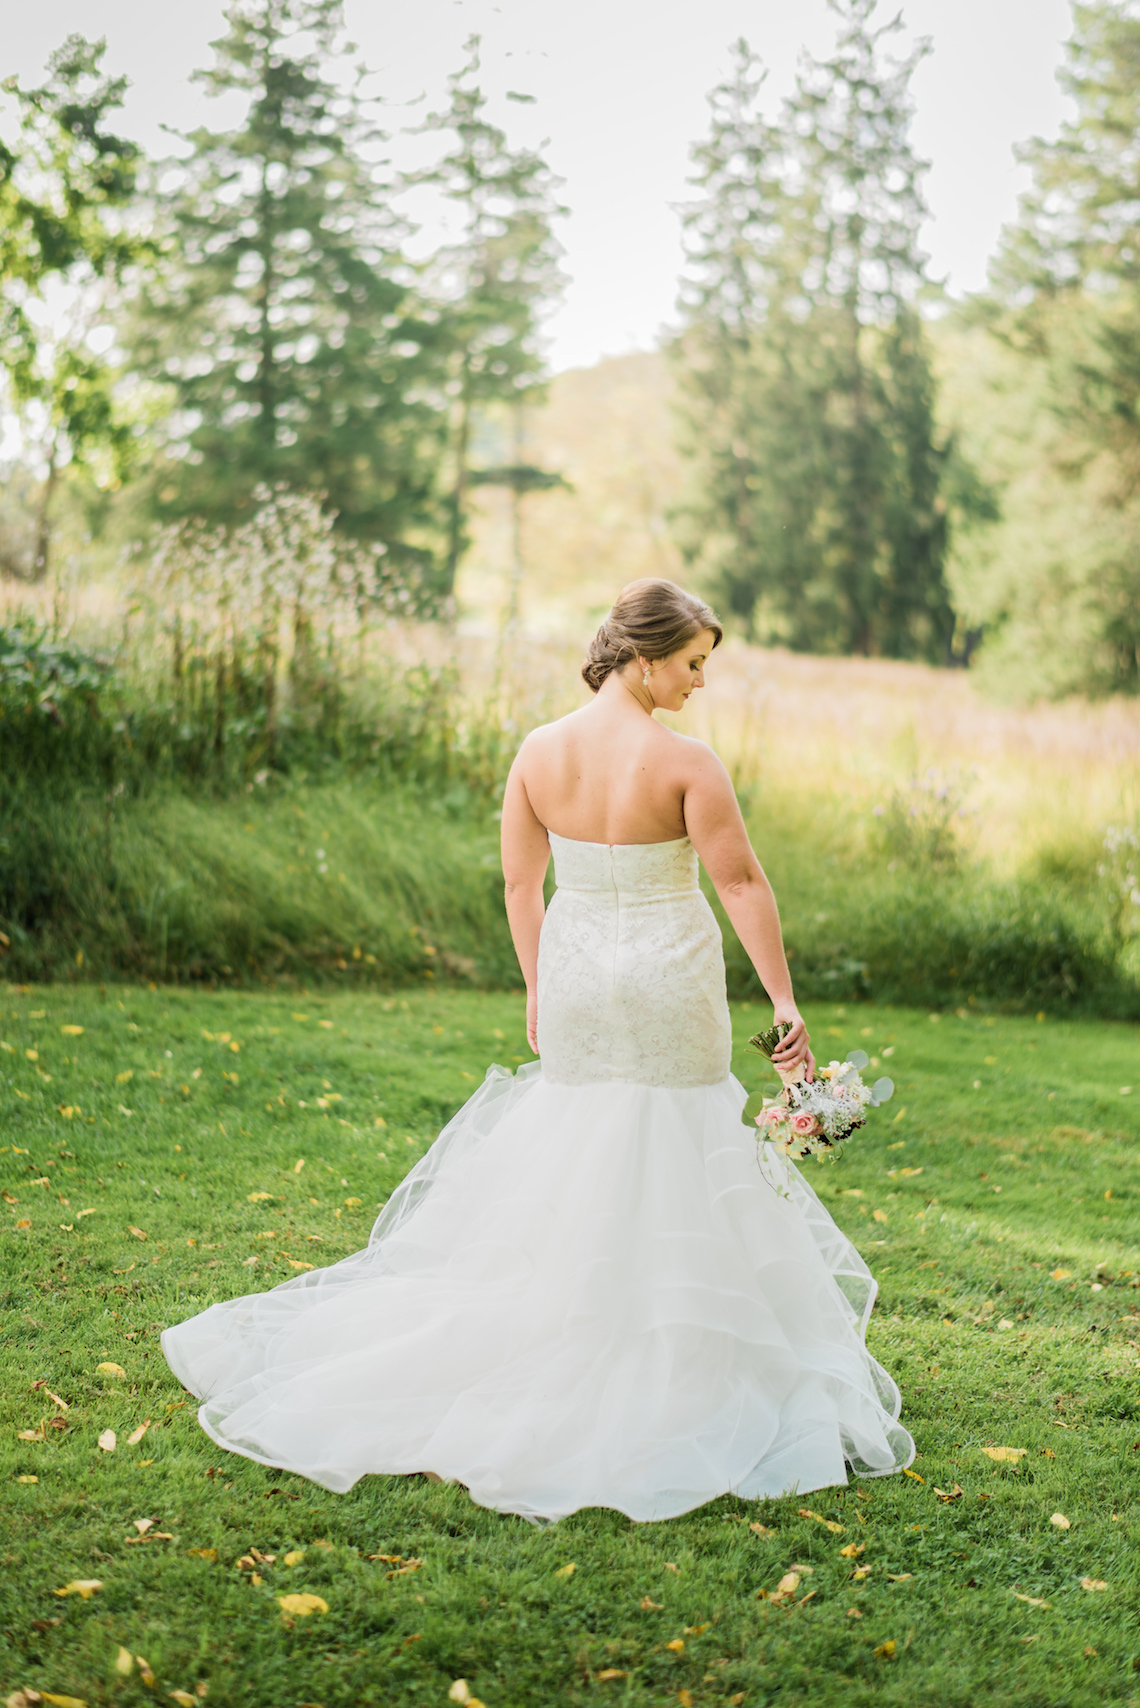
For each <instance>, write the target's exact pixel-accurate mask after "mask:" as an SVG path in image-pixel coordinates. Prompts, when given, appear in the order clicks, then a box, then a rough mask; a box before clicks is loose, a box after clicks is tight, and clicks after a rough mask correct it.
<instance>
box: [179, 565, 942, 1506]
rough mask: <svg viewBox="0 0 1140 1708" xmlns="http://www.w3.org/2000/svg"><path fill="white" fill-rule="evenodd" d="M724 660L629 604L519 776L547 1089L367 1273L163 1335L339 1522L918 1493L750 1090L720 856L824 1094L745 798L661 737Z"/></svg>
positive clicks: (786, 1063) (517, 1084) (531, 984)
mask: <svg viewBox="0 0 1140 1708" xmlns="http://www.w3.org/2000/svg"><path fill="white" fill-rule="evenodd" d="M720 640H721V627H720V624H719V623H718V621H717V619H716V617H715V616H714V615H713V613H712V612H711V611H710V610H709V608H708V607H707V606H706V605H704V604H702V603H701V602H700V601H699V600H698V599H696V598H694V597H692V596H691V595H690V594H687V593H685V592H683V591H682V590H681V589H680V588H679V587H677V586H675V585H674V584H673V583H672V582H670V581H660V580H643V581H635V582H633V583H631V584H630V586H628V587H626V588H625V589H624V590H623V592H622V593H621V595H620V596H619V598H618V601H617V603H616V605H615V606H614V608H613V610H612V611H611V612H610V615H609V616H608V617H607V618H606V621H605V622H604V623H603V624H602V626H601V628H600V629H599V630H598V633H597V635H596V636H595V638H594V640H593V642H592V643H591V645H590V649H589V657H588V659H587V662H586V665H585V667H584V669H583V672H582V674H583V676H584V677H585V680H586V681H587V683H588V684H589V686H590V687H591V688H592V689H593V690H594V691H595V698H594V700H593V701H592V703H591V704H589V705H588V706H586V707H584V708H583V709H582V710H580V711H576V712H573V713H571V714H570V715H569V716H568V717H565V718H561V719H559V720H558V721H557V722H556V723H553V724H549V725H547V726H546V727H545V728H542V729H537V730H535V731H534V732H533V733H532V734H531V735H530V736H528V737H527V739H526V741H525V742H524V743H523V745H522V748H521V750H520V752H519V754H518V757H517V758H516V760H515V763H514V765H513V767H512V769H511V773H510V778H509V780H508V783H507V789H506V796H505V799H504V804H503V870H504V873H505V877H506V897H507V914H508V918H509V921H510V927H511V932H512V934H513V937H514V942H515V947H516V950H517V953H518V957H519V961H520V964H521V966H522V970H523V974H524V977H525V979H526V988H527V1032H528V1036H529V1039H530V1042H531V1045H532V1047H533V1048H534V1049H535V1050H536V1051H537V1052H538V1053H539V1056H540V1061H538V1062H533V1063H530V1064H528V1065H527V1066H524V1067H522V1068H520V1069H519V1071H518V1072H517V1073H516V1074H513V1075H512V1074H509V1073H507V1072H506V1071H505V1070H504V1069H503V1068H499V1067H494V1068H491V1069H490V1070H489V1072H488V1074H487V1078H486V1080H485V1082H484V1084H483V1085H482V1087H481V1088H480V1089H479V1090H478V1091H477V1092H476V1093H475V1095H474V1096H473V1097H472V1098H471V1099H470V1101H469V1102H468V1103H466V1104H465V1105H464V1107H463V1108H462V1109H461V1110H460V1111H459V1113H458V1114H457V1115H456V1116H455V1117H454V1119H453V1120H452V1121H451V1122H450V1123H449V1124H448V1126H447V1127H445V1128H444V1130H443V1132H442V1133H441V1134H440V1136H439V1138H438V1139H437V1140H436V1142H435V1144H434V1145H433V1146H432V1148H431V1150H430V1151H429V1152H428V1154H427V1155H426V1156H425V1157H424V1158H423V1160H422V1161H421V1162H420V1163H419V1164H418V1165H417V1166H416V1167H415V1168H413V1169H412V1171H411V1173H410V1174H409V1175H408V1176H407V1178H406V1179H405V1180H404V1182H403V1184H402V1185H401V1186H400V1187H399V1189H398V1190H397V1191H396V1192H395V1193H394V1194H393V1196H392V1198H391V1200H390V1201H389V1203H388V1205H387V1207H386V1208H385V1210H384V1211H383V1213H382V1215H381V1216H380V1218H379V1220H378V1221H377V1223H376V1226H375V1228H374V1229H373V1233H372V1237H371V1240H370V1242H369V1244H368V1246H367V1247H366V1248H365V1249H364V1250H363V1251H360V1252H357V1253H356V1254H354V1255H353V1256H351V1257H347V1258H345V1259H344V1260H343V1261H342V1262H340V1263H336V1264H334V1265H332V1267H331V1268H328V1269H319V1270H314V1271H312V1272H311V1273H309V1274H306V1275H303V1276H301V1277H299V1278H298V1279H297V1280H295V1281H287V1282H285V1283H284V1284H283V1285H282V1286H279V1287H275V1288H274V1289H273V1290H272V1291H271V1292H269V1293H264V1294H260V1295H257V1294H255V1295H251V1296H249V1297H246V1298H241V1299H234V1300H231V1301H229V1302H228V1303H224V1304H218V1305H213V1306H211V1308H210V1309H209V1310H207V1311H204V1312H203V1313H202V1314H201V1315H200V1316H196V1317H192V1318H190V1320H189V1321H187V1322H183V1323H180V1324H179V1325H178V1326H177V1327H174V1328H169V1329H167V1331H166V1333H165V1334H164V1335H163V1338H162V1344H163V1349H164V1351H165V1354H166V1357H167V1359H168V1361H169V1363H170V1366H171V1368H172V1369H173V1371H174V1372H175V1374H176V1375H177V1376H178V1377H180V1379H181V1380H182V1382H183V1383H184V1384H185V1386H186V1387H187V1388H188V1389H189V1390H190V1391H191V1392H192V1393H194V1394H196V1395H198V1396H199V1397H200V1398H201V1400H202V1405H201V1408H200V1410H199V1414H198V1415H199V1419H200V1421H201V1423H202V1427H203V1428H204V1429H205V1430H206V1432H207V1433H208V1434H209V1435H210V1436H211V1437H212V1438H213V1440H215V1441H216V1442H217V1443H218V1444H219V1445H220V1446H222V1447H227V1448H229V1449H231V1450H232V1451H233V1452H236V1453H242V1454H245V1455H246V1456H247V1457H248V1458H251V1459H255V1460H257V1461H259V1462H260V1463H261V1464H265V1465H272V1466H275V1467H278V1468H281V1469H286V1470H292V1471H296V1472H298V1473H299V1474H300V1475H302V1476H305V1477H309V1478H311V1479H312V1480H313V1481H314V1482H317V1483H320V1484H322V1485H323V1486H324V1487H325V1488H329V1489H336V1490H344V1489H349V1488H351V1487H352V1485H353V1484H354V1483H355V1482H356V1481H357V1480H358V1478H360V1477H362V1476H364V1475H366V1474H367V1473H369V1472H381V1473H388V1474H393V1473H408V1472H432V1473H435V1474H436V1475H438V1476H439V1477H441V1478H445V1479H448V1480H454V1481H457V1482H460V1483H463V1484H465V1485H466V1487H467V1488H468V1489H469V1490H470V1492H471V1495H472V1497H473V1499H474V1500H476V1501H478V1502H479V1503H481V1504H482V1505H484V1506H488V1507H493V1508H496V1509H497V1510H499V1511H501V1512H510V1513H519V1514H522V1515H524V1516H526V1517H530V1518H534V1519H557V1518H561V1517H563V1516H564V1515H566V1514H567V1513H570V1512H574V1511H575V1510H577V1509H578V1508H579V1507H584V1506H608V1507H615V1508H617V1509H618V1510H619V1511H621V1512H624V1513H626V1514H628V1516H629V1517H630V1518H633V1519H639V1520H644V1519H663V1518H671V1517H674V1516H676V1515H677V1514H679V1513H683V1512H687V1511H689V1510H690V1509H691V1508H693V1507H696V1506H699V1505H700V1504H701V1503H702V1502H704V1501H708V1500H712V1499H714V1498H715V1497H716V1496H718V1495H721V1494H725V1493H728V1492H732V1493H733V1494H736V1495H738V1496H743V1497H745V1498H749V1497H758V1496H764V1495H779V1494H783V1493H789V1492H797V1493H799V1494H804V1493H807V1492H808V1491H809V1490H811V1489H818V1488H823V1487H826V1486H829V1485H833V1484H837V1483H845V1482H846V1481H847V1475H848V1467H849V1466H850V1467H851V1468H852V1469H853V1470H854V1471H855V1472H856V1474H858V1475H859V1476H864V1477H867V1476H883V1475H887V1474H889V1473H890V1472H893V1471H898V1470H900V1469H902V1468H903V1467H904V1466H906V1465H908V1464H909V1463H910V1460H911V1458H912V1457H913V1454H914V1444H913V1442H912V1440H911V1438H910V1436H909V1435H908V1434H907V1432H906V1430H905V1429H903V1428H902V1426H901V1425H900V1424H899V1423H898V1422H897V1418H898V1413H899V1395H898V1390H897V1388H896V1387H895V1385H894V1383H893V1382H892V1380H891V1379H890V1377H889V1376H888V1375H887V1373H886V1372H885V1371H884V1370H883V1369H882V1367H881V1366H880V1365H879V1364H878V1363H876V1361H875V1360H874V1358H872V1357H871V1355H870V1353H869V1352H868V1351H867V1350H866V1347H865V1345H864V1339H863V1337H864V1333H865V1329H866V1323H867V1318H868V1316H869V1314H870V1310H871V1306H872V1304H873V1302H874V1296H875V1283H874V1281H873V1280H872V1278H871V1275H870V1272H869V1270H868V1269H867V1267H866V1265H865V1264H864V1263H863V1261H862V1259H861V1258H860V1257H859V1255H858V1253H857V1252H856V1251H855V1249H854V1247H853V1246H852V1245H851V1244H850V1242H849V1241H848V1240H847V1239H846V1238H845V1237H844V1236H843V1234H841V1233H840V1231H839V1229H838V1228H837V1227H836V1225H835V1223H834V1222H833V1221H832V1220H831V1217H830V1216H829V1215H828V1214H827V1211H826V1210H825V1209H824V1208H823V1206H822V1205H821V1204H820V1202H819V1200H818V1198H817V1197H816V1196H815V1194H814V1192H813V1191H812V1190H811V1188H810V1186H808V1185H807V1183H806V1181H804V1180H803V1178H802V1177H801V1175H800V1173H799V1171H798V1170H797V1169H796V1168H795V1167H794V1166H793V1165H791V1164H788V1163H784V1162H783V1161H776V1160H774V1159H771V1160H770V1159H769V1158H768V1157H767V1156H765V1158H764V1159H763V1160H762V1161H761V1162H760V1164H759V1166H758V1164H757V1140H756V1135H755V1132H754V1131H753V1130H751V1129H749V1128H747V1127H745V1126H744V1125H743V1124H742V1122H741V1113H742V1109H743V1105H744V1101H745V1095H746V1094H745V1091H744V1089H743V1087H742V1086H741V1085H740V1084H739V1083H738V1081H737V1080H736V1079H734V1078H733V1076H732V1074H731V1072H730V1071H729V1062H730V1049H731V1037H730V1031H729V1016H728V1005H727V1002H726V998H725V981H724V962H723V958H722V952H721V942H720V933H719V931H718V929H717V925H716V921H715V919H714V917H713V914H712V912H711V910H710V908H709V906H708V903H707V902H706V901H705V899H704V897H703V895H702V894H701V891H700V889H699V888H698V884H697V861H698V857H699V859H700V860H701V861H702V862H703V863H704V866H705V870H706V871H707V873H708V875H709V878H710V880H711V882H712V884H713V886H714V888H715V889H716V892H717V894H718V896H719V897H720V899H721V901H722V903H723V904H724V908H725V911H726V912H727V914H728V916H729V918H730V920H731V921H732V924H733V926H734V928H735V930H736V932H737V934H738V936H739V938H740V940H741V943H742V944H743V945H744V948H745V950H746V951H747V953H748V954H749V956H750V957H751V960H752V963H753V965H754V966H755V968H756V971H757V973H758V974H759V976H760V979H761V980H762V982H763V984H764V987H765V989H766V990H767V992H768V995H769V996H770V997H771V999H772V1003H773V1006H774V1009H775V1016H776V1019H777V1020H785V1021H787V1022H788V1023H789V1024H790V1027H791V1030H790V1031H789V1032H788V1034H787V1036H786V1037H785V1038H784V1040H783V1043H782V1044H781V1046H780V1048H779V1049H778V1050H777V1052H776V1057H775V1059H776V1062H777V1064H778V1065H780V1066H783V1067H785V1068H787V1067H793V1066H796V1065H798V1064H802V1067H803V1071H804V1073H805V1074H806V1075H807V1076H808V1077H810V1076H811V1074H812V1071H813V1068H814V1063H813V1060H812V1055H811V1050H810V1048H809V1040H808V1033H807V1028H806V1027H805V1025H804V1022H803V1019H802V1018H801V1016H800V1014H799V1011H798V1009H797V1008H796V1005H795V999H794V997H793V994H792V983H791V978H790V976H789V973H788V965H787V961H786V959H785V957H784V950H783V944H782V940H781V935H780V925H779V918H778V915H777V912H776V904H775V900H774V898H773V895H772V891H771V889H770V887H769V885H768V881H767V879H766V878H765V876H764V873H763V872H762V871H761V869H760V866H759V863H758V862H757V859H756V856H755V854H754V853H753V852H752V848H751V846H750V844H749V841H748V836H747V833H746V831H745V828H744V824H743V821H742V819H741V816H740V811H739V808H738V806H737V803H736V799H735V796H734V794H733V790H732V785H731V783H730V782H729V779H728V777H727V775H726V773H725V770H724V767H723V766H722V765H721V763H720V761H719V760H718V759H717V758H716V756H715V755H714V754H713V753H712V752H711V751H710V749H708V748H707V747H705V746H704V745H703V744H702V743H700V742H698V741H695V740H693V739H691V738H689V737H687V736H682V735H678V734H675V733H673V732H672V731H670V730H668V729H665V728H663V727H662V726H661V725H660V724H658V723H657V722H655V720H654V716H653V714H654V712H656V711H658V710H662V711H670V712H679V711H680V710H682V708H683V707H684V705H685V703H686V701H687V700H688V698H689V696H690V695H691V694H693V693H694V692H695V691H696V690H697V689H699V688H701V687H702V686H703V684H704V673H705V668H706V666H707V664H708V661H709V658H710V655H711V654H712V652H713V649H714V648H715V647H716V646H717V645H718V644H719V643H720ZM551 853H553V856H554V870H555V877H556V881H557V885H558V888H557V890H556V892H555V895H554V899H553V901H552V902H551V905H550V907H549V909H547V910H545V911H544V906H543V881H544V878H545V875H546V869H547V864H548V861H549V859H550V855H551ZM760 1149H761V1150H762V1151H767V1149H768V1147H767V1146H764V1145H762V1146H761V1147H760Z"/></svg>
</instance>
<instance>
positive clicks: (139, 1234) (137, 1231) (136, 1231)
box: [127, 1223, 146, 1239]
mask: <svg viewBox="0 0 1140 1708" xmlns="http://www.w3.org/2000/svg"><path fill="white" fill-rule="evenodd" d="M127 1226H128V1231H129V1232H130V1233H132V1234H134V1236H135V1238H136V1239H145V1238H146V1235H145V1234H144V1233H143V1230H142V1229H141V1228H134V1227H131V1226H130V1224H129V1223H128V1224H127Z"/></svg>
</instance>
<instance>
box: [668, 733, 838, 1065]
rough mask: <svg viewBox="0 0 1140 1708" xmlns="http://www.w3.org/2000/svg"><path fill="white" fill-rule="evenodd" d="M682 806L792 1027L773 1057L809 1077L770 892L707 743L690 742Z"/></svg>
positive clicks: (727, 907) (806, 1046)
mask: <svg viewBox="0 0 1140 1708" xmlns="http://www.w3.org/2000/svg"><path fill="white" fill-rule="evenodd" d="M694 745H695V744H694ZM684 810H685V827H686V829H687V830H688V833H689V837H690V840H691V841H692V844H693V846H694V848H695V849H696V851H697V853H698V854H699V855H700V858H701V860H702V862H703V863H704V867H705V870H706V872H707V873H708V875H709V877H710V878H711V879H712V882H713V887H714V888H715V890H716V893H717V895H718V896H719V897H720V900H721V902H722V904H723V906H724V911H725V912H726V913H727V914H728V917H729V919H730V920H731V921H732V925H733V929H734V930H735V932H736V935H737V936H738V937H739V938H740V941H741V943H742V944H743V945H744V952H745V954H746V955H747V956H748V958H749V960H750V961H751V962H752V965H753V966H754V967H755V968H756V972H757V974H758V975H759V978H760V982H761V984H762V985H763V986H764V989H765V990H766V991H767V992H768V995H769V996H770V997H771V999H772V1006H773V1008H774V1009H775V1017H776V1019H777V1020H778V1021H780V1020H786V1021H788V1023H789V1024H790V1025H791V1028H792V1030H791V1031H790V1032H789V1033H788V1035H787V1037H786V1038H785V1039H784V1041H783V1042H782V1044H781V1045H780V1046H779V1048H778V1049H777V1050H776V1053H775V1055H774V1057H773V1060H774V1061H775V1062H776V1063H777V1064H778V1065H779V1066H780V1067H795V1066H797V1065H798V1064H799V1063H800V1062H806V1064H807V1077H808V1078H809V1079H810V1078H811V1077H812V1076H813V1074H814V1072H815V1058H814V1057H813V1055H812V1053H811V1049H810V1040H809V1037H808V1031H807V1027H806V1026H805V1025H804V1022H803V1020H802V1018H801V1016H800V1012H799V1009H798V1008H797V1007H796V999H795V996H794V995H793V992H792V975H791V973H790V972H789V971H788V961H787V956H786V955H785V954H784V939H783V934H782V932H781V930H780V915H779V912H778V910H777V907H776V898H775V896H774V895H773V893H772V886H771V884H770V883H769V882H768V879H767V878H766V877H765V875H764V872H763V869H762V868H761V865H760V862H759V860H757V858H756V855H755V854H754V853H753V851H752V844H751V843H750V842H749V840H748V832H747V831H746V830H745V828H744V820H743V819H742V818H741V816H740V807H739V805H738V804H737V800H736V793H735V791H734V789H733V787H732V783H731V782H730V780H729V777H728V773H727V772H726V770H725V768H724V766H723V765H722V764H721V762H720V760H719V759H718V758H717V757H716V755H715V754H714V753H712V752H710V750H709V749H708V748H703V747H696V748H695V753H694V756H693V765H692V771H691V776H690V780H689V784H688V786H687V788H686V790H685V798H684Z"/></svg>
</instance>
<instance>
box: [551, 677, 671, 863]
mask: <svg viewBox="0 0 1140 1708" xmlns="http://www.w3.org/2000/svg"><path fill="white" fill-rule="evenodd" d="M632 712H633V715H632V716H631V715H629V714H627V713H626V711H625V708H624V707H622V706H621V705H620V703H618V704H617V705H616V706H615V704H614V703H613V701H612V700H610V699H609V698H608V697H607V700H606V701H605V702H603V703H601V704H599V701H594V703H593V704H592V705H590V706H585V707H583V709H582V710H581V711H578V712H572V713H571V714H570V716H569V717H565V718H560V719H559V720H558V722H557V723H552V724H546V725H545V726H544V727H543V728H542V729H537V730H535V731H534V732H533V734H532V735H530V736H529V737H528V739H527V742H526V745H525V748H524V750H523V753H522V754H521V755H520V766H519V772H520V777H521V781H522V783H523V786H524V788H525V789H526V794H527V799H528V800H529V802H530V805H531V808H532V810H533V811H534V814H535V817H536V818H537V819H538V820H539V821H540V823H541V824H542V825H543V826H544V827H545V828H546V829H547V830H549V831H553V832H554V834H555V835H556V836H563V837H567V838H569V839H571V840H572V841H575V842H604V843H610V844H617V843H641V842H671V841H674V840H675V839H676V838H677V837H680V836H684V835H685V834H686V827H685V813H684V798H685V788H686V783H687V779H688V775H689V773H690V770H691V759H690V753H689V752H686V750H690V752H691V750H692V748H693V747H694V746H695V745H697V744H695V743H694V742H692V741H691V740H690V739H689V738H687V737H686V736H682V735H677V734H675V733H674V732H673V731H672V730H667V729H662V728H661V726H660V725H659V724H656V723H654V722H653V720H652V718H647V717H646V716H645V714H644V713H643V712H642V711H640V709H639V708H637V707H633V708H632ZM687 761H688V762H687Z"/></svg>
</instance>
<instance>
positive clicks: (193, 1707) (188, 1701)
mask: <svg viewBox="0 0 1140 1708" xmlns="http://www.w3.org/2000/svg"><path fill="white" fill-rule="evenodd" d="M166 1694H167V1695H168V1696H169V1697H170V1698H171V1700H172V1701H174V1702H177V1703H178V1704H179V1708H198V1698H197V1697H196V1696H191V1694H190V1692H189V1691H188V1690H168V1691H167V1693H166Z"/></svg>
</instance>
